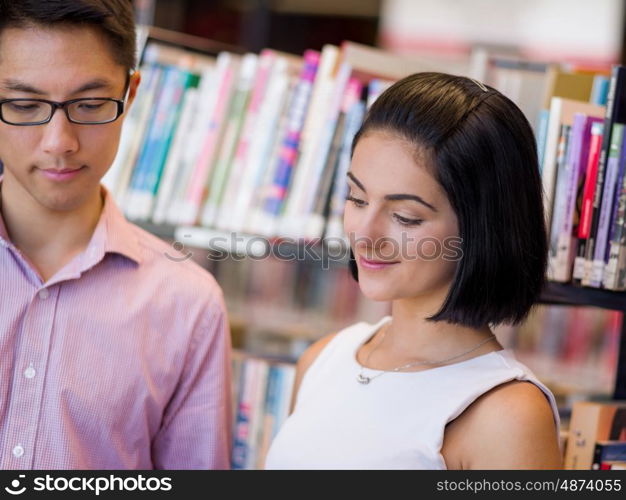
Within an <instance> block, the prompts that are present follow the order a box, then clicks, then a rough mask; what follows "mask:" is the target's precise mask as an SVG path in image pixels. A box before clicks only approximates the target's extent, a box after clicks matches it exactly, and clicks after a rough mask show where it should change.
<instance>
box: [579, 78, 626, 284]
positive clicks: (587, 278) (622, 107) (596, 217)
mask: <svg viewBox="0 0 626 500" xmlns="http://www.w3.org/2000/svg"><path fill="white" fill-rule="evenodd" d="M625 121H626V67H623V66H614V67H613V70H612V72H611V84H610V87H609V94H608V98H607V106H606V114H605V117H604V129H603V137H602V148H601V149H600V158H599V160H598V172H597V177H596V184H595V189H594V194H593V204H592V208H591V227H590V230H589V237H588V238H587V241H586V243H585V273H584V275H583V279H582V284H583V285H584V286H592V281H593V260H594V256H595V249H596V238H597V233H598V224H599V222H600V212H601V209H602V195H603V194H604V177H605V175H606V167H607V161H608V156H609V148H610V145H611V139H612V130H613V124H614V123H616V122H620V123H624V122H625ZM602 252H604V248H602ZM596 282H597V280H596Z"/></svg>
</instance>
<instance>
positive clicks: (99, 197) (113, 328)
mask: <svg viewBox="0 0 626 500" xmlns="http://www.w3.org/2000/svg"><path fill="white" fill-rule="evenodd" d="M134 66H135V29H134V22H133V17H132V4H131V1H130V0H45V1H43V0H20V1H19V2H15V1H13V0H0V160H1V161H2V162H3V163H4V175H3V178H2V179H1V180H0V468H2V469H13V468H15V469H151V468H159V469H174V468H176V469H195V468H198V469H199V468H227V467H228V466H229V444H230V408H231V407H230V361H229V349H230V336H229V331H228V322H227V318H226V313H225V308H224V303H223V299H222V293H221V290H220V289H219V287H218V286H217V284H216V283H215V281H214V279H213V278H212V276H210V275H209V274H208V273H207V272H206V271H204V270H203V269H201V268H200V267H199V266H197V265H195V264H193V263H191V262H190V261H186V262H175V261H174V260H173V259H172V260H171V259H168V258H167V257H166V254H167V253H168V252H169V254H171V253H172V249H171V247H170V246H168V245H167V244H165V243H164V242H162V241H160V240H158V239H157V238H155V237H153V236H151V235H150V234H148V233H146V232H144V231H142V230H141V229H139V228H137V227H136V226H134V225H132V224H130V223H128V222H127V221H126V220H125V219H124V218H123V216H122V215H121V213H120V211H119V210H118V208H117V207H116V205H115V203H114V202H113V200H112V199H111V196H110V195H109V194H108V192H107V191H106V190H105V189H104V188H103V187H102V186H101V185H100V179H101V178H102V177H103V175H104V174H105V173H106V171H107V169H108V168H109V167H110V165H111V163H112V162H113V159H114V157H115V154H116V151H117V147H118V143H119V137H120V131H121V127H122V122H123V119H124V116H125V114H126V113H127V111H128V108H129V106H130V105H131V104H132V102H133V99H134V97H135V94H136V91H137V86H138V85H139V80H140V77H139V74H138V73H133V74H132V76H130V75H131V70H132V68H133V67H134Z"/></svg>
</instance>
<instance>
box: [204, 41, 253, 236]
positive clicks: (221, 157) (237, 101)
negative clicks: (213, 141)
mask: <svg viewBox="0 0 626 500" xmlns="http://www.w3.org/2000/svg"><path fill="white" fill-rule="evenodd" d="M257 64H258V56H257V55H255V54H250V53H248V54H246V55H245V56H244V57H243V59H242V61H241V68H240V71H239V75H238V76H237V83H236V87H235V90H234V94H233V96H232V99H231V102H230V106H229V110H228V117H227V119H226V123H225V125H224V127H225V128H224V133H223V135H222V138H221V140H220V149H219V154H218V156H217V161H216V163H215V166H214V167H213V172H212V175H211V178H210V180H209V181H208V182H207V184H206V185H205V188H206V199H205V202H204V206H203V208H202V216H201V224H202V225H203V226H205V227H212V226H213V225H214V224H215V223H216V219H217V215H218V210H219V207H220V204H221V202H222V197H223V196H224V192H225V188H226V182H227V181H228V175H229V171H230V168H231V165H232V162H233V158H234V156H235V152H236V148H237V143H238V141H239V135H240V133H241V129H242V126H243V123H244V119H245V110H246V108H247V107H248V100H249V99H250V93H251V91H252V85H253V83H254V76H255V74H256V70H257Z"/></svg>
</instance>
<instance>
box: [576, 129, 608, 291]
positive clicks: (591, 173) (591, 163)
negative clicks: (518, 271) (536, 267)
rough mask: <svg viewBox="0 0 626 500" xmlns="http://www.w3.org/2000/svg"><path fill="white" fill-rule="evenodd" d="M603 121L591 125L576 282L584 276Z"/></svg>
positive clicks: (579, 224) (579, 230) (579, 225)
mask: <svg viewBox="0 0 626 500" xmlns="http://www.w3.org/2000/svg"><path fill="white" fill-rule="evenodd" d="M603 129H604V123H603V122H597V123H594V124H593V125H592V126H591V139H590V143H589V157H588V160H587V168H586V170H585V185H584V188H583V191H582V199H581V209H580V222H579V223H578V235H577V236H578V242H577V243H578V246H577V255H576V258H575V259H574V270H573V272H572V277H573V279H574V281H575V282H576V283H580V282H582V280H583V278H584V276H585V255H586V252H585V248H586V244H587V240H588V239H589V234H590V232H591V213H592V206H593V192H594V188H595V185H596V177H597V174H598V162H599V160H600V149H601V148H602V132H603Z"/></svg>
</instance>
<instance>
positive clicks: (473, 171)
mask: <svg viewBox="0 0 626 500" xmlns="http://www.w3.org/2000/svg"><path fill="white" fill-rule="evenodd" d="M371 132H383V133H388V134H391V135H395V136H397V137H398V138H400V139H403V140H405V141H407V142H408V143H409V144H411V145H412V146H414V147H415V153H416V155H417V154H422V155H423V154H425V156H422V157H426V158H430V159H431V162H430V163H431V164H430V165H428V167H429V168H430V170H431V173H432V175H433V177H434V178H435V179H437V181H438V182H439V184H440V185H441V186H442V187H443V189H444V191H445V192H446V194H447V196H448V199H449V201H450V204H451V206H452V208H453V209H454V211H455V213H456V216H457V219H458V226H459V236H460V238H461V240H462V246H461V248H462V250H463V256H462V258H461V260H460V261H459V262H458V265H457V268H456V272H455V275H454V279H453V283H452V285H451V287H450V291H449V292H448V296H447V297H446V299H445V301H444V303H443V305H442V306H441V309H440V310H439V311H438V312H437V313H436V314H435V315H433V316H430V317H429V318H428V319H429V320H431V321H447V322H450V323H456V324H460V325H464V326H468V327H473V328H480V327H483V326H485V325H491V326H495V325H498V324H501V323H506V324H518V323H520V322H521V321H523V320H524V319H525V317H526V316H527V315H528V312H529V311H530V309H531V307H532V305H533V304H534V303H535V302H536V301H537V299H538V297H539V294H540V292H541V289H542V287H543V284H544V279H545V271H546V265H547V253H548V248H547V235H546V228H545V219H544V211H543V200H542V184H541V176H540V173H539V166H538V160H537V148H536V144H535V138H534V136H533V132H532V129H531V127H530V124H529V123H528V120H527V119H526V117H525V116H524V114H523V113H522V111H521V110H520V109H519V108H518V107H517V106H516V105H515V104H514V103H513V102H512V101H511V100H510V99H508V98H507V97H505V96H504V95H502V94H501V93H500V92H498V91H497V90H495V89H493V88H491V87H489V88H488V87H486V86H484V85H483V84H482V83H478V82H476V81H474V80H472V79H470V78H465V77H461V76H453V75H447V74H443V73H417V74H414V75H411V76H408V77H406V78H404V79H402V80H400V81H399V82H397V83H395V84H394V85H392V86H391V87H389V88H388V89H387V90H386V91H385V92H383V93H382V94H381V95H380V97H379V98H378V99H377V100H376V101H375V102H374V104H373V105H372V107H371V109H370V110H369V111H368V113H367V116H366V117H365V121H364V122H363V125H362V126H361V129H360V130H359V132H358V133H357V134H356V136H355V138H354V142H353V145H352V147H353V150H354V148H355V147H356V145H357V144H358V142H359V140H360V139H361V138H363V137H364V136H366V135H367V134H369V133H371ZM350 268H351V270H352V272H353V275H354V277H355V279H358V276H357V268H356V263H355V262H354V260H353V259H351V261H350Z"/></svg>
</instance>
